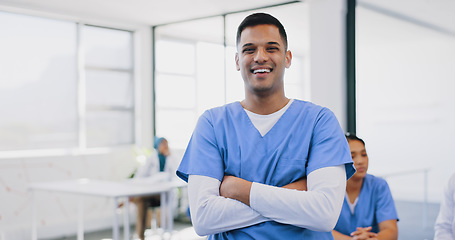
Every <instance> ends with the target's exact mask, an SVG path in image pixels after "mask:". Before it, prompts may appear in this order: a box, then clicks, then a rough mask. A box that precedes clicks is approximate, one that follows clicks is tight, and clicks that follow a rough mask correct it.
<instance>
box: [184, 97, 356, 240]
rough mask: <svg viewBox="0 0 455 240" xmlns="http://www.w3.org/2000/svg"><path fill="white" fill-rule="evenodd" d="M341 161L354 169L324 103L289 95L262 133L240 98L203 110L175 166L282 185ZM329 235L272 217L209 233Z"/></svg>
mask: <svg viewBox="0 0 455 240" xmlns="http://www.w3.org/2000/svg"><path fill="white" fill-rule="evenodd" d="M341 164H345V166H346V174H347V178H350V177H351V176H352V174H353V173H354V172H355V169H354V167H353V165H352V159H351V154H350V150H349V145H348V144H347V141H346V138H345V136H344V134H343V131H342V130H341V128H340V125H339V123H338V121H337V119H336V117H335V116H334V114H333V113H332V112H331V111H330V110H329V109H327V108H323V107H320V106H317V105H315V104H312V103H309V102H305V101H300V100H294V101H293V102H292V103H291V105H290V106H289V108H288V109H287V110H286V112H285V113H284V114H283V115H282V116H281V118H280V119H279V120H278V122H277V123H276V124H275V125H274V126H273V128H272V129H270V131H269V132H268V133H267V134H266V135H264V136H261V134H260V133H259V131H258V130H257V129H256V128H255V127H254V125H253V123H252V122H251V120H250V118H249V117H248V115H247V114H246V112H245V110H244V109H243V107H242V105H241V104H240V103H239V102H234V103H231V104H227V105H224V106H222V107H217V108H213V109H210V110H207V111H206V112H205V113H204V114H203V115H202V116H201V117H200V118H199V121H198V123H197V125H196V128H195V130H194V133H193V135H192V137H191V140H190V142H189V144H188V147H187V149H186V152H185V155H184V156H183V159H182V162H181V164H180V166H179V168H178V170H177V175H178V176H179V177H180V178H182V179H183V180H185V181H188V176H189V175H203V176H208V177H212V178H216V179H218V180H220V181H222V179H223V177H224V175H232V176H236V177H239V178H242V179H245V180H248V181H251V182H258V183H263V184H267V185H272V186H277V187H282V186H284V185H286V184H289V183H291V182H294V181H296V180H298V179H300V178H302V177H304V176H307V175H308V174H309V173H311V172H312V171H314V170H317V169H319V168H323V167H330V166H338V165H341ZM297 238H299V239H322V240H323V239H333V237H332V234H331V232H325V233H322V232H314V231H311V230H308V229H304V228H299V227H296V226H292V225H286V224H281V223H278V222H275V221H269V222H264V223H260V224H257V225H254V226H250V227H246V228H242V229H236V230H232V231H229V232H224V233H219V234H216V235H213V236H210V239H297Z"/></svg>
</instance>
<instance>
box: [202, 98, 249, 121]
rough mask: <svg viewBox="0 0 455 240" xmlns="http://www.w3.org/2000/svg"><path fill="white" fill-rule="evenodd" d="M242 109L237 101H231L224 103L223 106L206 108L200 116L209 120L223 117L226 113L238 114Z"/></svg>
mask: <svg viewBox="0 0 455 240" xmlns="http://www.w3.org/2000/svg"><path fill="white" fill-rule="evenodd" d="M241 109H243V108H242V107H241V105H240V103H239V102H232V103H228V104H225V105H223V106H219V107H214V108H210V109H208V110H206V111H205V112H204V113H203V114H202V115H201V117H204V118H207V119H209V120H214V119H217V118H223V117H224V116H225V115H227V114H238V112H239V111H240V110H241Z"/></svg>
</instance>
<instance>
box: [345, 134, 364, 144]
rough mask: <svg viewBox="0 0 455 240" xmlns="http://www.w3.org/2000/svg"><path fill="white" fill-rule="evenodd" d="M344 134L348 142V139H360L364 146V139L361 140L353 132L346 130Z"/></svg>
mask: <svg viewBox="0 0 455 240" xmlns="http://www.w3.org/2000/svg"><path fill="white" fill-rule="evenodd" d="M345 136H346V140H348V142H349V141H353V140H357V141H360V142H361V143H362V144H363V146H364V147H365V141H363V140H362V139H361V138H359V137H357V136H356V135H355V133H350V132H347V133H346V134H345Z"/></svg>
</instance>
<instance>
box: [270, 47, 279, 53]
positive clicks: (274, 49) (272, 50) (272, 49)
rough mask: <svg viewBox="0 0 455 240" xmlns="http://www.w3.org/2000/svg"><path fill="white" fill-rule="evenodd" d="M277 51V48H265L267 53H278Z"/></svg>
mask: <svg viewBox="0 0 455 240" xmlns="http://www.w3.org/2000/svg"><path fill="white" fill-rule="evenodd" d="M278 50H279V49H278V48H277V47H268V48H267V51H269V52H275V51H278Z"/></svg>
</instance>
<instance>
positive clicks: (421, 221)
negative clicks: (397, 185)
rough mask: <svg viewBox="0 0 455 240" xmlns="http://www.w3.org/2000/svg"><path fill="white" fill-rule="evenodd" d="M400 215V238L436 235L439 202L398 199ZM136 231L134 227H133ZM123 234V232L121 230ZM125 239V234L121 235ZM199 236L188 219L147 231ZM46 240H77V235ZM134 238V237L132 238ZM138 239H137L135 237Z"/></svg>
mask: <svg viewBox="0 0 455 240" xmlns="http://www.w3.org/2000/svg"><path fill="white" fill-rule="evenodd" d="M395 204H396V207H397V211H398V216H399V218H400V221H399V222H398V230H399V237H398V240H432V239H433V235H434V230H433V225H434V222H435V220H436V217H437V214H438V212H439V204H436V203H429V204H427V205H425V204H423V203H419V202H407V201H396V202H395ZM130 232H131V233H134V227H132V228H131V231H130ZM121 234H122V232H121ZM121 236H122V238H121V239H123V235H121ZM84 237H85V238H84V239H85V240H110V239H111V238H112V230H111V229H106V230H103V231H99V232H92V233H86V234H85V235H84ZM199 239H206V238H203V237H199V236H198V235H197V234H196V233H195V232H194V230H193V229H192V227H191V223H190V222H189V221H188V220H185V219H183V220H179V219H177V220H176V221H175V222H174V232H173V234H172V235H171V234H162V232H161V231H160V229H158V230H155V231H152V230H151V229H149V230H147V232H146V240H199ZM46 240H77V237H76V236H71V237H67V238H59V239H46ZM132 240H133V239H132ZM134 240H136V239H134Z"/></svg>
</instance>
